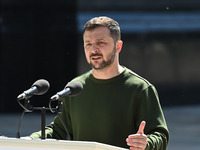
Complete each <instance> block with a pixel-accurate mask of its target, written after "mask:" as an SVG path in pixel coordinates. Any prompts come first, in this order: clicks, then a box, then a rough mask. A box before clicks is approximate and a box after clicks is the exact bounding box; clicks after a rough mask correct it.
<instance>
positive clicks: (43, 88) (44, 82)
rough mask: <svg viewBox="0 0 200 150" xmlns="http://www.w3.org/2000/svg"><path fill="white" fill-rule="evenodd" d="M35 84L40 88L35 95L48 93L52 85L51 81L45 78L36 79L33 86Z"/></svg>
mask: <svg viewBox="0 0 200 150" xmlns="http://www.w3.org/2000/svg"><path fill="white" fill-rule="evenodd" d="M34 86H36V87H37V89H38V92H37V93H36V94H35V95H42V94H44V93H46V92H47V91H48V90H49V87H50V85H49V82H48V81H47V80H44V79H40V80H37V81H35V83H33V85H32V86H31V87H34Z"/></svg>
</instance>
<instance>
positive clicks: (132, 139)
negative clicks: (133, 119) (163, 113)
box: [126, 121, 147, 150]
mask: <svg viewBox="0 0 200 150" xmlns="http://www.w3.org/2000/svg"><path fill="white" fill-rule="evenodd" d="M145 125H146V122H145V121H142V122H141V124H140V126H139V129H138V132H137V134H131V135H129V136H128V138H127V139H126V142H127V145H128V146H130V149H131V150H144V149H145V148H146V145H147V136H146V135H145V134H144V128H145Z"/></svg>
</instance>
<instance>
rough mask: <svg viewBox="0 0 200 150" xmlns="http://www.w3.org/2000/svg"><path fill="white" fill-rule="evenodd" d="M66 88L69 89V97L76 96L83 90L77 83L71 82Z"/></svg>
mask: <svg viewBox="0 0 200 150" xmlns="http://www.w3.org/2000/svg"><path fill="white" fill-rule="evenodd" d="M66 88H70V91H71V93H70V94H68V95H69V96H76V95H78V94H80V93H81V91H82V90H83V85H82V83H81V82H79V81H71V82H69V83H68V84H67V85H66V87H65V89H66Z"/></svg>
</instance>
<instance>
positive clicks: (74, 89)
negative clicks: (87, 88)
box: [51, 81, 83, 101]
mask: <svg viewBox="0 0 200 150" xmlns="http://www.w3.org/2000/svg"><path fill="white" fill-rule="evenodd" d="M82 90H83V85H82V83H81V82H79V81H71V82H69V83H68V84H67V85H66V87H65V88H64V90H62V91H60V92H58V93H57V94H55V95H54V96H52V97H51V100H53V101H54V100H59V99H61V98H64V97H65V96H67V95H69V96H76V95H78V94H79V93H81V91H82Z"/></svg>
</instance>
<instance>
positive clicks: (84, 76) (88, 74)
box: [72, 70, 92, 84]
mask: <svg viewBox="0 0 200 150" xmlns="http://www.w3.org/2000/svg"><path fill="white" fill-rule="evenodd" d="M91 74H92V71H91V70H89V71H88V72H85V73H84V74H81V75H79V76H77V77H75V78H74V79H73V80H72V81H79V82H81V83H82V84H83V83H85V81H86V80H87V79H88V78H89V76H90V75H91Z"/></svg>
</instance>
